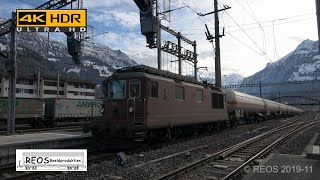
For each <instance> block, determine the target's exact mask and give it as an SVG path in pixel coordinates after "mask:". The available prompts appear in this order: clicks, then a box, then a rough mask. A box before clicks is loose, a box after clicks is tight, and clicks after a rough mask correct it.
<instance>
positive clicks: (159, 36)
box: [156, 0, 162, 70]
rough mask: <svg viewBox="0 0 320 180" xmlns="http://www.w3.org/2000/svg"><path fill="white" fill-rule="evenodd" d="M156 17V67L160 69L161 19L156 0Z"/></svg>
mask: <svg viewBox="0 0 320 180" xmlns="http://www.w3.org/2000/svg"><path fill="white" fill-rule="evenodd" d="M156 19H157V26H158V28H157V50H158V51H157V53H158V69H160V70H161V69H162V68H161V65H162V64H161V29H160V25H161V20H160V18H159V2H158V0H156Z"/></svg>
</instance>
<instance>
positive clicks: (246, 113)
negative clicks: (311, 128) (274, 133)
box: [223, 89, 302, 121]
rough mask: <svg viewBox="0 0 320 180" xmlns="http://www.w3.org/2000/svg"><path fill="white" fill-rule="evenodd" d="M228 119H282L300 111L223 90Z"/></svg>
mask: <svg viewBox="0 0 320 180" xmlns="http://www.w3.org/2000/svg"><path fill="white" fill-rule="evenodd" d="M223 92H225V93H226V103H227V106H228V113H229V117H230V118H234V119H244V120H246V121H251V120H255V121H257V120H260V119H263V120H265V119H270V118H277V117H284V116H288V115H291V114H297V113H301V112H302V110H300V109H298V108H295V107H292V106H288V105H285V104H281V103H278V102H274V101H271V100H267V99H263V98H259V97H256V96H252V95H249V94H245V93H241V92H238V91H234V90H230V89H223Z"/></svg>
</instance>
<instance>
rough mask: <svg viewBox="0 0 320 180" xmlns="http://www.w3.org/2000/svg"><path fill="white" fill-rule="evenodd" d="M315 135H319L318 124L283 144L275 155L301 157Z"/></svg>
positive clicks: (319, 125) (319, 128)
mask: <svg viewBox="0 0 320 180" xmlns="http://www.w3.org/2000/svg"><path fill="white" fill-rule="evenodd" d="M315 133H320V124H317V125H315V126H312V127H309V128H306V129H304V130H303V131H300V132H299V133H298V134H295V135H293V136H292V137H291V138H289V139H288V140H287V141H286V143H285V144H282V145H281V146H279V147H278V148H277V151H275V153H281V154H293V155H301V154H302V153H303V152H304V151H305V148H306V147H307V145H308V144H309V142H310V141H311V139H312V138H313V136H314V134H315ZM318 142H319V138H318Z"/></svg>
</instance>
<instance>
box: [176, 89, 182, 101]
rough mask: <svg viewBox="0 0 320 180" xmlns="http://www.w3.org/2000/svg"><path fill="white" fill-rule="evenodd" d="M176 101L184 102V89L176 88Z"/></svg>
mask: <svg viewBox="0 0 320 180" xmlns="http://www.w3.org/2000/svg"><path fill="white" fill-rule="evenodd" d="M176 99H177V100H184V87H181V86H176Z"/></svg>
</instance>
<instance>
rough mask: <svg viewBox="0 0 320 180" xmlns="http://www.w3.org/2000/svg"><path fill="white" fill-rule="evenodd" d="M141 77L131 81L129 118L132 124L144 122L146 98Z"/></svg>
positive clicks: (128, 103)
mask: <svg viewBox="0 0 320 180" xmlns="http://www.w3.org/2000/svg"><path fill="white" fill-rule="evenodd" d="M142 92H143V91H142V83H141V81H140V80H139V79H132V80H130V81H129V98H128V100H127V113H128V114H127V118H128V121H129V122H131V123H132V124H141V125H142V124H143V122H144V117H145V103H146V102H145V99H144V98H143V94H142Z"/></svg>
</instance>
